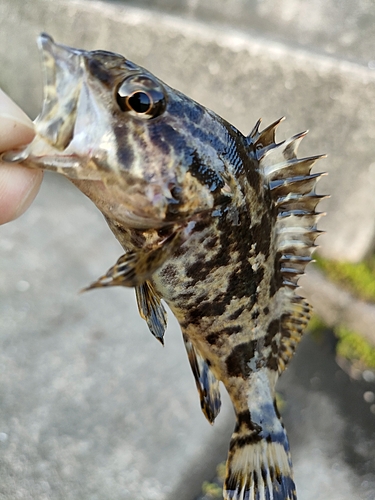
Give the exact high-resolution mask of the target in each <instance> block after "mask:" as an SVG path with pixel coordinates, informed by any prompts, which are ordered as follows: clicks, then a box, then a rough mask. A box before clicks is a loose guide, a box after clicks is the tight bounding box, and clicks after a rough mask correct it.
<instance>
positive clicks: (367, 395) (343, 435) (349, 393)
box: [198, 331, 375, 500]
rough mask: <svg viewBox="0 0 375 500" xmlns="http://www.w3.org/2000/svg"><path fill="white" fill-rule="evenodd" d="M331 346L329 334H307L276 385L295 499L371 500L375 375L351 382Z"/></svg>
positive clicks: (332, 339)
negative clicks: (288, 445) (280, 402)
mask: <svg viewBox="0 0 375 500" xmlns="http://www.w3.org/2000/svg"><path fill="white" fill-rule="evenodd" d="M335 343H336V340H335V337H334V336H333V334H332V332H330V331H326V332H322V333H321V334H319V337H318V338H316V337H315V336H312V335H309V334H306V335H305V336H304V338H303V340H302V342H301V344H300V346H299V349H298V351H297V354H296V356H295V358H294V360H293V361H292V363H291V365H290V367H289V368H288V370H287V371H286V372H285V373H284V375H283V376H282V377H281V379H280V382H279V384H278V392H279V395H280V396H281V399H282V401H283V409H282V414H283V419H284V422H285V426H286V428H287V430H288V435H289V440H290V446H291V450H292V458H293V462H294V472H295V480H296V484H297V492H298V498H299V499H301V500H326V499H328V498H329V499H330V500H353V499H356V500H374V499H375V373H374V372H371V371H365V372H364V373H362V374H359V373H358V374H357V377H358V379H357V380H355V379H353V378H351V377H350V376H349V375H348V374H347V373H346V372H345V371H343V370H342V369H341V368H340V366H339V365H338V364H337V362H336V359H335ZM221 460H222V461H224V460H225V455H224V454H223V456H222V457H221ZM219 462H220V461H218V463H219ZM214 477H215V476H214V473H213V475H212V476H211V478H208V480H211V481H215V479H212V478H214ZM209 498H210V497H209V496H204V497H203V496H200V497H198V499H199V500H203V499H204V500H209ZM215 498H216V497H215Z"/></svg>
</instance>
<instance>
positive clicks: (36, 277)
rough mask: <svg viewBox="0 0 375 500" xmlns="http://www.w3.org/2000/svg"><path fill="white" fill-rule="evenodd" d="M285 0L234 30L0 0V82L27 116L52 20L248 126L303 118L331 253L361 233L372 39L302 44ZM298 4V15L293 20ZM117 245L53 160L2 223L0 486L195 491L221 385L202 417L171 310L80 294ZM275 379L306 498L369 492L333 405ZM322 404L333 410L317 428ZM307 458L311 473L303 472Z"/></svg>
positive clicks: (211, 458)
mask: <svg viewBox="0 0 375 500" xmlns="http://www.w3.org/2000/svg"><path fill="white" fill-rule="evenodd" d="M315 3H316V2H315ZM250 4H251V5H254V13H255V14H256V16H258V17H259V16H260V15H261V13H262V12H263V13H267V12H268V14H267V16H271V17H272V16H273V14H272V9H271V7H270V6H272V3H271V2H270V1H266V0H264V1H263V2H259V5H258V6H255V4H254V3H251V2H249V5H250ZM304 4H306V2H304ZM201 5H202V8H203V7H204V6H206V7H204V8H206V9H208V3H207V2H203V1H202V3H201ZM228 5H229V3H228ZM233 5H234V4H233ZM236 5H237V6H238V5H239V6H241V5H242V6H243V5H245V4H244V3H243V2H242V3H241V2H240V1H238V2H236ZM287 5H289V6H291V7H290V9H291V10H289V11H288V12H290V13H291V14H290V16H289V17H290V21H289V24H288V23H284V24H282V23H280V24H279V27H278V28H277V29H276V36H272V37H271V36H270V35H269V34H270V33H271V34H272V30H271V31H270V29H269V27H270V26H271V25H272V23H271V24H270V21H267V23H268V24H267V23H266V24H267V29H264V30H263V32H262V35H261V36H260V35H259V34H258V33H255V31H254V30H255V28H256V26H257V23H256V19H257V18H256V16H255V18H254V23H255V24H254V26H253V28H254V30H253V31H251V33H250V32H249V31H248V32H246V33H244V32H240V31H238V30H235V29H232V28H228V27H226V28H225V29H224V28H223V27H222V26H220V25H218V24H216V25H210V26H207V25H206V24H203V23H201V22H197V21H196V20H194V19H190V20H187V17H188V16H187V15H186V16H185V17H184V18H181V17H173V16H170V15H164V14H160V13H155V12H147V11H142V10H139V9H134V8H130V7H128V6H122V5H112V4H109V3H108V4H102V3H100V2H96V1H83V0H80V1H69V2H68V1H62V0H34V1H33V2H24V1H21V0H2V2H0V19H1V20H3V22H2V26H1V29H0V68H1V69H0V86H1V87H2V88H4V90H6V91H7V92H8V93H9V94H10V95H11V96H12V97H13V98H14V99H15V100H16V101H17V102H18V103H19V104H20V105H21V106H22V107H23V108H24V109H25V110H26V111H27V112H28V113H29V114H30V115H31V116H33V117H35V116H36V114H37V113H38V111H39V110H40V103H41V78H40V77H41V75H40V65H39V60H38V54H37V49H36V45H35V38H36V36H37V35H38V33H39V32H40V31H47V32H49V33H50V34H51V35H53V36H54V37H55V39H56V40H58V41H60V42H63V43H67V44H70V45H73V46H74V45H75V46H78V47H83V48H87V49H94V48H103V49H108V50H114V51H117V52H120V53H123V54H125V55H126V56H127V57H129V58H130V59H133V60H134V61H136V62H138V63H139V64H141V65H144V66H146V67H147V68H149V69H150V70H152V71H154V72H155V73H156V74H157V75H158V76H160V77H161V78H163V79H164V80H165V81H167V82H168V83H169V84H171V85H172V86H175V87H177V88H179V89H180V90H182V91H184V92H186V93H187V94H189V95H191V96H192V97H194V98H196V99H197V100H198V101H200V102H202V103H203V104H205V105H207V106H208V107H211V108H212V109H214V110H216V111H218V112H219V113H220V114H222V115H223V116H224V117H225V118H227V119H228V120H230V121H231V122H233V123H234V124H235V125H237V126H238V127H239V128H240V129H241V130H243V131H244V132H246V131H248V130H250V129H251V128H252V126H253V124H254V122H255V121H256V120H257V119H258V117H259V116H262V117H263V119H264V123H265V124H267V123H269V122H270V121H273V120H274V119H276V118H278V117H279V116H281V115H286V116H287V117H288V120H287V122H285V123H284V124H283V125H282V128H281V130H280V134H279V138H280V139H282V138H285V137H286V136H287V135H288V134H293V133H295V132H297V131H301V130H303V129H305V128H309V129H310V130H311V133H310V134H309V137H308V138H307V139H305V141H304V142H305V144H303V145H302V146H301V150H302V153H304V154H316V153H320V152H325V153H328V154H329V155H330V156H329V160H324V163H323V162H321V165H319V168H321V169H323V170H328V171H329V173H330V176H329V177H328V178H326V179H324V182H322V187H321V192H330V193H331V194H332V198H331V200H329V201H328V202H327V203H326V209H327V210H328V211H329V216H328V217H327V218H326V219H325V220H324V223H323V224H322V226H323V227H324V228H327V229H328V230H329V233H328V234H327V236H326V237H324V239H323V238H321V244H322V245H324V248H325V252H326V254H327V255H335V256H341V257H346V258H350V259H353V260H355V259H357V258H359V257H361V256H363V255H364V254H366V253H367V252H368V251H370V249H371V248H372V244H373V240H374V229H375V224H374V215H375V198H374V197H373V190H374V184H373V178H374V160H373V153H372V151H373V149H372V147H371V143H372V142H373V139H374V136H375V135H374V134H375V132H374V131H375V128H374V122H375V113H374V111H375V104H374V103H375V99H374V98H375V85H374V81H375V80H374V79H375V76H374V75H375V74H374V73H373V72H372V71H371V70H370V69H369V66H370V67H371V64H370V65H369V66H368V65H367V66H366V65H365V64H364V62H363V61H364V60H365V59H366V58H367V57H368V55H365V56H364V60H363V61H362V60H360V59H359V58H356V56H355V54H354V52H353V53H352V55H351V56H350V55H348V54H347V53H340V52H339V51H338V50H337V51H336V55H339V56H341V57H342V58H343V57H347V58H351V59H358V61H359V63H356V62H348V61H345V60H343V59H342V58H341V59H338V58H335V57H331V56H329V55H327V54H317V50H315V48H316V45H314V43H315V42H314V40H318V41H319V40H320V39H321V38H322V37H321V36H320V31H319V29H318V24H319V23H318V22H316V23H315V24H314V26H315V27H316V31H315V35H314V37H315V38H314V37H313V38H311V39H310V41H309V40H308V39H307V38H306V40H307V41H306V47H305V48H301V43H302V42H299V46H298V47H296V46H293V40H294V41H295V40H297V38H298V37H297V35H298V34H299V35H298V36H302V34H303V29H302V28H303V26H304V25H306V23H307V22H306V21H303V19H304V17H303V11H302V10H301V5H302V3H298V2H292V0H290V2H280V3H279V7H278V8H277V9H278V10H277V9H276V10H275V12H276V14H277V12H281V11H280V9H281V10H282V11H283V12H284V14H283V15H282V16H281V17H282V18H285V19H286V20H287V18H288V16H286V14H285V9H286V7H287ZM319 5H320V4H319ZM321 5H322V7H321V10H320V11H319V12H322V11H323V12H326V10H324V9H323V4H321ZM327 5H328V4H327ZM331 5H332V6H335V5H336V6H337V5H338V4H337V3H333V2H332V3H331ZM361 5H362V3H361ZM267 6H268V7H267ZM293 6H294V10H293V9H292V7H293ZM188 7H189V9H190V10H189V12H190V14H189V12H188V14H189V16H190V18H193V17H194V15H196V14H199V12H200V11H199V8H200V7H199V3H198V2H194V1H190V2H189V3H188ZM241 8H242V7H241ZM327 8H328V7H327ZM332 8H333V7H332ZM262 9H263V10H262ZM267 9H268V11H267ZM283 9H284V10H283ZM309 9H310V7H309ZM309 9H308V12H310V13H311V10H309ZM231 10H232V11H233V13H234V12H235V9H231ZM181 12H182V11H181ZM184 12H185V11H183V12H182V13H184ZM239 12H240V11H239ZM293 12H294V13H295V16H297V17H295V18H298V19H302V21H300V24H299V25H298V26H299V27H298V29H297V27H296V25H295V23H293V15H292V14H293ZM362 12H364V11H363V10H362ZM206 13H207V16H208V15H209V10H206ZM298 13H299V14H298ZM276 14H275V15H276ZM297 14H298V15H297ZM184 15H185V14H184ZM267 16H266V15H264V19H271V18H270V17H268V18H267ZM301 16H302V17H301ZM240 17H241V16H240ZM368 17H369V16H368ZM230 19H231V18H230ZM275 19H276V18H275ZM310 19H311V15H310V18H308V20H310ZM218 20H219V19H218ZM233 20H234V17H233ZM233 22H234V21H233ZM275 22H276V21H275ZM332 22H333V21H332ZM327 23H328V24H325V26H329V22H328V21H327ZM297 24H298V23H297ZM283 26H284V27H283ZM288 26H289V28H290V29H288ZM353 26H354V27H355V24H353ZM359 27H360V23H359V24H358V29H359ZM258 28H261V24H260V25H259V26H258ZM327 29H328V28H327ZM353 29H354V28H353ZM278 30H279V31H278ZM293 30H294V31H295V33H296V35H293V33H294V31H293ZM342 30H343V31H345V29H344V27H343V28H342ZM283 33H289V34H290V39H289V40H287V39H286V38H285V41H287V42H288V43H287V44H284V43H280V40H284V38H283V37H284V35H283ZM356 33H357V35H358V33H359V32H358V30H357V32H356ZM366 33H368V34H369V36H370V35H371V26H370V25H369V26H368V31H367V32H366ZM311 36H312V35H311ZM330 36H331V35H330ZM267 37H268V38H267ZM270 38H272V40H271V39H270ZM333 38H334V37H333ZM297 41H298V40H297ZM323 41H324V40H323V38H322V42H323ZM313 42H314V43H313ZM340 43H341V42H340ZM366 43H368V42H367V41H366ZM359 45H360V44H359ZM359 45H358V47H359ZM347 46H349V45H347ZM311 47H313V48H314V51H312V50H311V51H310V50H307V49H308V48H311ZM326 49H327V48H326V47H325V46H322V47H321V50H326ZM327 50H328V49H327ZM356 50H357V49H356ZM358 50H360V49H359V48H358ZM361 50H362V49H361ZM363 50H364V49H363ZM353 51H354V48H353ZM366 54H367V53H366ZM120 253H121V250H120V248H119V246H118V245H117V244H116V242H115V241H114V238H113V237H112V235H111V233H110V232H109V230H108V229H107V228H106V225H105V223H104V221H103V220H102V218H101V216H100V214H98V213H97V212H96V211H95V209H94V207H93V206H91V205H90V204H89V202H88V201H87V200H85V198H84V197H83V196H82V195H81V194H80V193H78V192H77V191H76V190H74V189H73V187H71V186H70V185H69V184H68V183H67V182H65V181H64V180H63V179H58V178H57V177H56V178H51V177H49V178H48V180H47V182H46V183H45V184H44V186H43V189H42V192H41V194H40V196H39V197H38V200H37V202H36V203H35V204H34V205H33V207H32V208H31V209H30V211H29V212H28V213H27V214H25V215H24V216H23V217H22V218H21V219H20V220H19V221H16V222H14V223H12V224H9V225H7V226H4V227H2V228H0V343H1V347H0V370H1V377H0V499H4V500H13V499H17V498H25V499H33V500H34V499H35V500H36V499H38V500H39V499H42V500H55V499H66V498H69V499H70V498H72V499H77V500H78V499H80V500H81V499H84V500H86V499H90V500H91V499H102V498H109V499H111V500H120V499H121V500H128V499H129V500H130V499H131V498H137V499H145V500H147V499H150V500H152V499H160V500H175V499H176V498H178V499H179V500H184V499H186V500H188V499H189V500H190V499H192V498H193V497H194V496H195V495H197V494H198V492H199V489H200V484H201V482H202V480H203V479H207V478H209V477H210V476H211V475H212V471H214V468H215V465H216V463H217V462H218V461H219V460H220V459H221V457H224V456H225V453H226V451H225V450H226V448H227V443H228V441H229V435H230V432H231V429H232V425H233V421H232V410H231V408H230V405H229V404H228V402H227V403H224V412H223V414H222V415H221V417H220V418H219V421H218V423H217V424H216V425H215V427H214V428H210V426H209V425H208V424H207V423H206V422H205V420H204V417H203V416H202V415H201V412H200V409H199V402H198V398H197V395H196V394H195V392H196V391H195V387H194V382H193V378H192V375H191V374H190V368H189V366H188V362H187V360H186V355H185V353H184V348H183V346H182V342H181V339H180V334H179V332H178V327H177V325H176V323H174V322H173V321H171V323H172V325H171V328H170V330H169V332H168V334H167V339H166V347H165V348H164V349H162V348H161V346H160V345H159V344H158V342H157V341H155V340H154V339H153V338H152V337H151V335H150V334H149V333H148V331H147V327H146V325H145V323H144V322H143V321H142V320H141V319H140V318H138V317H137V311H136V306H135V302H134V298H133V293H132V292H131V291H126V290H108V291H102V290H99V291H95V292H91V293H90V294H84V295H81V296H77V290H79V289H80V288H81V287H83V286H85V285H86V284H88V283H90V282H91V281H92V280H93V279H95V278H96V277H98V276H99V275H100V274H101V273H103V272H104V271H105V270H106V269H107V268H108V267H110V266H111V265H112V264H113V263H114V261H115V260H116V258H117V257H118V256H119V255H120ZM302 359H303V360H304V361H303V362H302V365H297V364H294V365H292V366H295V367H296V368H295V369H296V370H300V369H301V366H304V364H306V365H308V360H309V353H307V354H305V358H302ZM297 379H298V371H297ZM285 380H286V381H285V383H289V384H290V390H289V394H291V395H293V394H294V395H295V398H296V400H297V401H298V400H301V401H302V402H303V403H305V402H306V399H304V398H307V400H308V403H306V405H307V406H306V407H305V408H306V411H305V413H303V411H302V410H303V408H302V409H301V412H302V413H298V410H296V413H295V415H302V416H303V415H305V416H306V415H307V416H308V417H309V422H310V424H311V425H310V429H311V432H310V433H309V434H308V436H309V437H308V439H307V438H306V439H305V440H304V439H303V436H302V434H303V433H302V434H301V432H302V431H301V432H300V433H298V429H304V427H303V418H305V417H303V418H302V417H301V418H298V419H297V417H296V420H295V421H293V418H291V419H290V423H289V432H290V433H291V434H292V439H293V443H292V446H293V447H294V449H295V450H296V453H295V457H294V460H295V466H296V476H297V481H298V485H299V491H300V498H301V500H310V498H311V499H313V498H314V500H316V499H317V498H321V499H323V498H333V499H336V498H337V500H346V498H348V499H349V498H358V499H360V500H373V499H374V498H375V494H374V490H375V487H374V485H373V479H372V478H370V479H366V478H365V479H363V477H364V476H363V475H362V476H361V475H360V473H359V472H358V471H355V470H354V469H353V467H352V464H350V463H348V461H347V460H346V457H345V456H344V455H343V454H342V452H341V451H340V450H341V448H340V447H338V444H337V443H340V442H341V441H344V443H345V442H346V441H345V439H346V435H345V429H347V427H346V425H347V421H346V420H345V417H344V416H343V414H342V411H341V410H340V412H339V411H338V409H337V406H336V403H334V402H332V401H330V400H328V399H329V398H328V399H327V398H324V397H321V398H319V397H318V396H316V395H313V396H311V398H310V396H309V395H308V394H307V395H306V396H304V393H303V390H302V389H301V388H298V387H297V385H296V379H295V378H294V379H293V378H291V379H289V382H288V379H287V378H286V379H285ZM290 397H291V396H290ZM309 398H310V399H309ZM314 398H315V399H314ZM301 404H302V403H301ZM336 417H337V418H336ZM306 418H307V417H306ZM301 419H302V420H301ZM319 422H322V424H323V423H324V422H328V423H332V425H327V426H326V427H324V426H323V427H324V428H323V431H324V432H322V433H320V430H322V429H321V428H318V427H319V426H317V425H315V426H314V425H313V423H319ZM343 422H344V423H343ZM336 424H337V432H334V430H335V429H336ZM344 424H345V425H344ZM340 425H341V427H340ZM293 429H296V433H295V436H296V437H295V438H294V437H293V435H294V434H293ZM315 435H317V436H318V437H317V438H316V439H315V441H314V440H313V438H314V436H315ZM306 436H307V432H306ZM329 438H331V441H329ZM351 439H352V441H354V440H355V439H356V436H354V437H353V436H351ZM365 441H366V440H365V439H362V440H360V439H358V443H359V444H358V447H359V448H360V447H361V446H362V447H365V444H364V443H365ZM371 442H372V441H371ZM348 446H349V445H348ZM307 457H308V458H309V459H310V458H311V460H307ZM332 457H333V458H332ZM335 464H336V465H335ZM337 464H338V465H337ZM335 467H336V469H337V468H338V472H337V473H336V472H335V471H336V469H335ZM312 468H313V470H314V471H316V474H317V477H319V478H321V480H320V481H318V480H316V478H314V481H313V482H312V481H311V474H310V471H311V469H312ZM361 478H362V479H361ZM363 481H367V483H368V484H367V485H366V486H363V487H361V485H362V482H363ZM335 485H336V486H335ZM335 487H336V490H335ZM333 491H335V495H336V497H335V496H333ZM344 494H346V495H347V496H346V497H345V496H343V495H344ZM340 495H342V496H340Z"/></svg>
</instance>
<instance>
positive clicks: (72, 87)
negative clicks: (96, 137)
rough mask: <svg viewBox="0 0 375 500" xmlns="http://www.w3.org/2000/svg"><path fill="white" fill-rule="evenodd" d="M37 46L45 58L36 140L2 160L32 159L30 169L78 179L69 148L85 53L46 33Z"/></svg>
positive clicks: (36, 123) (73, 157) (74, 156)
mask: <svg viewBox="0 0 375 500" xmlns="http://www.w3.org/2000/svg"><path fill="white" fill-rule="evenodd" d="M38 47H39V49H40V53H41V58H42V71H43V104H42V111H41V113H40V114H39V115H38V117H37V118H36V119H35V120H34V126H35V138H34V140H33V141H32V142H31V143H30V144H29V145H28V146H26V147H25V148H23V149H22V150H18V151H13V152H12V151H11V152H7V153H5V154H3V156H2V160H4V161H7V162H22V161H27V160H30V161H29V162H28V164H27V166H30V167H34V168H41V169H45V170H53V171H59V172H60V173H64V175H67V176H68V177H72V178H77V177H78V176H79V175H78V172H74V170H75V169H76V168H77V166H78V162H77V155H76V154H75V153H74V151H67V148H68V146H69V144H70V143H71V141H72V139H73V136H74V129H75V126H76V120H77V107H78V101H79V97H80V93H81V90H82V79H83V73H84V70H83V64H82V55H83V53H84V52H83V51H81V50H76V49H73V48H70V47H67V46H64V45H60V44H56V43H54V41H53V39H52V37H50V36H49V35H47V34H45V33H42V34H41V35H40V36H39V37H38ZM62 168H64V171H61V169H62Z"/></svg>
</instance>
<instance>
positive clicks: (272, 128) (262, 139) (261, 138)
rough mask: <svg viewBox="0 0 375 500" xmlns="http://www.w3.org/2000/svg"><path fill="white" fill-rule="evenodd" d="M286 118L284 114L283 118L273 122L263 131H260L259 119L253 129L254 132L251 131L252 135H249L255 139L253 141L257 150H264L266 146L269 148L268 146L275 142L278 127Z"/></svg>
mask: <svg viewBox="0 0 375 500" xmlns="http://www.w3.org/2000/svg"><path fill="white" fill-rule="evenodd" d="M284 120H285V117H284V116H282V117H281V118H279V119H278V120H276V121H275V122H274V123H271V125H269V126H268V127H266V128H265V129H264V130H262V132H259V125H260V120H258V123H257V124H256V125H255V127H254V129H253V130H252V132H251V133H250V136H249V137H251V138H252V139H253V143H254V145H255V148H256V149H257V150H262V149H264V148H267V147H269V146H271V145H273V144H275V136H276V130H277V127H278V126H279V125H280V123H281V122H282V121H284ZM252 134H253V135H252Z"/></svg>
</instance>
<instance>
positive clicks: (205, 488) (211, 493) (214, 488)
mask: <svg viewBox="0 0 375 500" xmlns="http://www.w3.org/2000/svg"><path fill="white" fill-rule="evenodd" d="M202 492H203V494H204V495H205V496H206V497H207V498H209V499H215V500H216V499H222V498H223V488H222V487H221V486H219V485H218V484H216V483H210V482H208V481H205V482H204V483H203V485H202Z"/></svg>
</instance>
